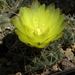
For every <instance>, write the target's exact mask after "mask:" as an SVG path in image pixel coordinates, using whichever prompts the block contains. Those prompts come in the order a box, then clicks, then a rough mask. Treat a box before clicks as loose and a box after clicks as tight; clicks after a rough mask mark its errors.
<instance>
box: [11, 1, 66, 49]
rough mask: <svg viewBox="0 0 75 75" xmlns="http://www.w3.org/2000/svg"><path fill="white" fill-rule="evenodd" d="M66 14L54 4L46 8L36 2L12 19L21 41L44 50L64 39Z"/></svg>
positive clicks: (21, 10)
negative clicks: (51, 43) (56, 41)
mask: <svg viewBox="0 0 75 75" xmlns="http://www.w3.org/2000/svg"><path fill="white" fill-rule="evenodd" d="M63 20H64V14H60V9H59V8H57V9H55V6H54V4H50V5H49V6H47V7H46V6H45V4H43V5H41V4H40V3H39V2H38V1H37V0H35V1H34V2H33V3H32V5H31V7H21V8H20V10H19V15H18V16H17V17H16V18H15V19H12V23H13V25H14V26H15V27H16V28H17V29H15V33H16V34H17V35H18V38H19V39H20V41H22V42H24V43H25V44H27V45H30V46H32V47H38V48H44V47H45V46H47V45H48V44H49V43H50V42H52V41H54V40H56V39H58V38H60V37H62V35H63V32H62V30H63V29H64V28H65V27H66V23H62V22H63Z"/></svg>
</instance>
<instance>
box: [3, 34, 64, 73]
mask: <svg viewBox="0 0 75 75" xmlns="http://www.w3.org/2000/svg"><path fill="white" fill-rule="evenodd" d="M11 38H13V39H12V40H11ZM4 41H5V42H4V43H5V44H6V46H7V47H9V49H10V50H9V51H8V55H11V56H12V61H13V62H15V63H16V62H17V63H18V64H19V67H20V69H21V70H22V71H25V73H29V72H35V71H40V70H41V71H42V72H43V71H44V70H46V69H49V68H50V67H51V66H52V65H54V64H56V63H57V62H58V61H60V60H61V59H62V57H63V54H62V53H61V52H60V49H61V48H60V46H59V43H58V42H57V41H54V42H53V43H51V44H50V45H49V46H48V47H45V48H42V49H38V48H34V47H33V48H31V47H29V46H27V45H25V44H24V43H22V42H20V41H19V40H18V38H17V36H16V35H15V34H9V35H8V36H6V37H5V39H4Z"/></svg>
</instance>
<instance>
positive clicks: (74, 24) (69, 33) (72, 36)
mask: <svg viewBox="0 0 75 75" xmlns="http://www.w3.org/2000/svg"><path fill="white" fill-rule="evenodd" d="M74 17H75V15H73V16H71V15H68V16H66V17H65V21H67V22H68V26H67V27H66V29H65V30H64V36H63V38H61V39H60V42H61V45H62V46H70V45H72V44H74V43H75V19H74Z"/></svg>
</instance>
